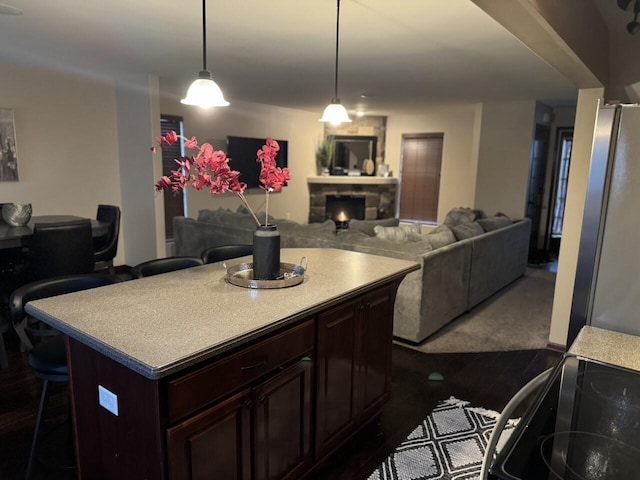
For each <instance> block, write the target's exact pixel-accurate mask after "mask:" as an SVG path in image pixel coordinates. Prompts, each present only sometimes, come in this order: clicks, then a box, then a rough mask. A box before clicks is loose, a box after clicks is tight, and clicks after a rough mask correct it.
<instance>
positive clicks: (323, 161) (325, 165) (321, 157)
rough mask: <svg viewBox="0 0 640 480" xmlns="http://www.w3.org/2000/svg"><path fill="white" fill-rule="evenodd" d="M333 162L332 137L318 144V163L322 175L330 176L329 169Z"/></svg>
mask: <svg viewBox="0 0 640 480" xmlns="http://www.w3.org/2000/svg"><path fill="white" fill-rule="evenodd" d="M332 160H333V138H332V137H331V136H329V137H327V138H325V139H324V140H323V141H322V142H320V143H318V148H317V150H316V162H317V164H318V169H319V171H320V172H321V174H322V175H329V168H330V167H331V161H332Z"/></svg>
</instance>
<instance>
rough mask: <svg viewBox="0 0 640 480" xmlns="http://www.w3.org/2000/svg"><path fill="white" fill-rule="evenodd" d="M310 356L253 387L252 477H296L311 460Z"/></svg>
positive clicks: (264, 479) (259, 479)
mask: <svg viewBox="0 0 640 480" xmlns="http://www.w3.org/2000/svg"><path fill="white" fill-rule="evenodd" d="M311 379H312V375H311V358H309V357H305V358H303V359H302V360H300V361H299V362H298V363H296V364H294V365H292V366H291V367H289V368H287V369H286V370H284V371H283V372H281V373H280V374H278V375H276V376H275V377H273V378H271V379H269V380H267V381H266V382H265V383H263V384H262V385H260V386H258V387H256V388H255V389H254V390H253V397H254V420H255V423H254V429H253V431H254V451H255V454H254V465H255V475H254V478H255V479H256V480H279V479H282V480H285V479H293V478H298V477H299V476H300V475H301V474H302V473H303V472H304V471H306V470H308V469H309V467H310V466H311V464H312V463H313V456H312V452H311V420H312V416H311V413H312V411H311V391H312V385H311Z"/></svg>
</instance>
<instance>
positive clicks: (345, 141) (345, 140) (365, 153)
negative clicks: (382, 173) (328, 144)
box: [332, 135, 378, 175]
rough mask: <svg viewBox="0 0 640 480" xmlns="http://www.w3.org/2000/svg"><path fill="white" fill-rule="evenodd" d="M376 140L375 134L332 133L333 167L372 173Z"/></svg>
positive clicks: (363, 173)
mask: <svg viewBox="0 0 640 480" xmlns="http://www.w3.org/2000/svg"><path fill="white" fill-rule="evenodd" d="M377 142H378V137H375V136H365V135H333V165H332V166H333V169H334V170H343V171H345V172H347V171H349V170H359V171H360V173H361V174H362V175H374V174H375V161H376V144H377Z"/></svg>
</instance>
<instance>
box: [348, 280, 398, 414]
mask: <svg viewBox="0 0 640 480" xmlns="http://www.w3.org/2000/svg"><path fill="white" fill-rule="evenodd" d="M394 297H395V290H394V289H393V288H380V289H378V290H376V291H375V292H373V293H371V294H369V295H367V296H366V297H365V299H364V303H363V304H362V306H361V311H362V316H361V317H360V325H359V333H360V335H359V343H360V345H361V347H360V358H359V362H358V364H359V365H358V367H359V368H358V382H357V394H356V397H357V399H358V414H359V416H361V417H363V418H362V419H361V420H362V421H366V420H368V419H369V417H371V416H373V415H375V414H376V413H377V412H378V411H379V409H380V408H381V407H382V405H383V404H384V402H386V401H387V399H388V396H389V392H390V388H391V385H390V378H391V345H392V341H393V303H394Z"/></svg>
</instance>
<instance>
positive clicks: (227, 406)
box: [167, 390, 251, 480]
mask: <svg viewBox="0 0 640 480" xmlns="http://www.w3.org/2000/svg"><path fill="white" fill-rule="evenodd" d="M250 407H251V391H250V390H245V391H243V392H241V393H239V394H237V395H234V396H233V397H231V398H229V399H227V400H225V401H223V402H221V403H219V404H217V405H216V406H214V407H211V408H209V409H207V410H205V411H204V412H202V413H200V414H198V415H195V416H194V417H191V418H190V419H189V420H186V421H184V422H182V423H180V424H178V425H177V426H175V427H173V428H171V429H169V430H168V433H167V451H168V456H169V478H170V479H172V480H177V479H181V480H182V479H185V480H187V479H188V480H211V479H214V478H219V479H224V480H250V479H251V410H250Z"/></svg>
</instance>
